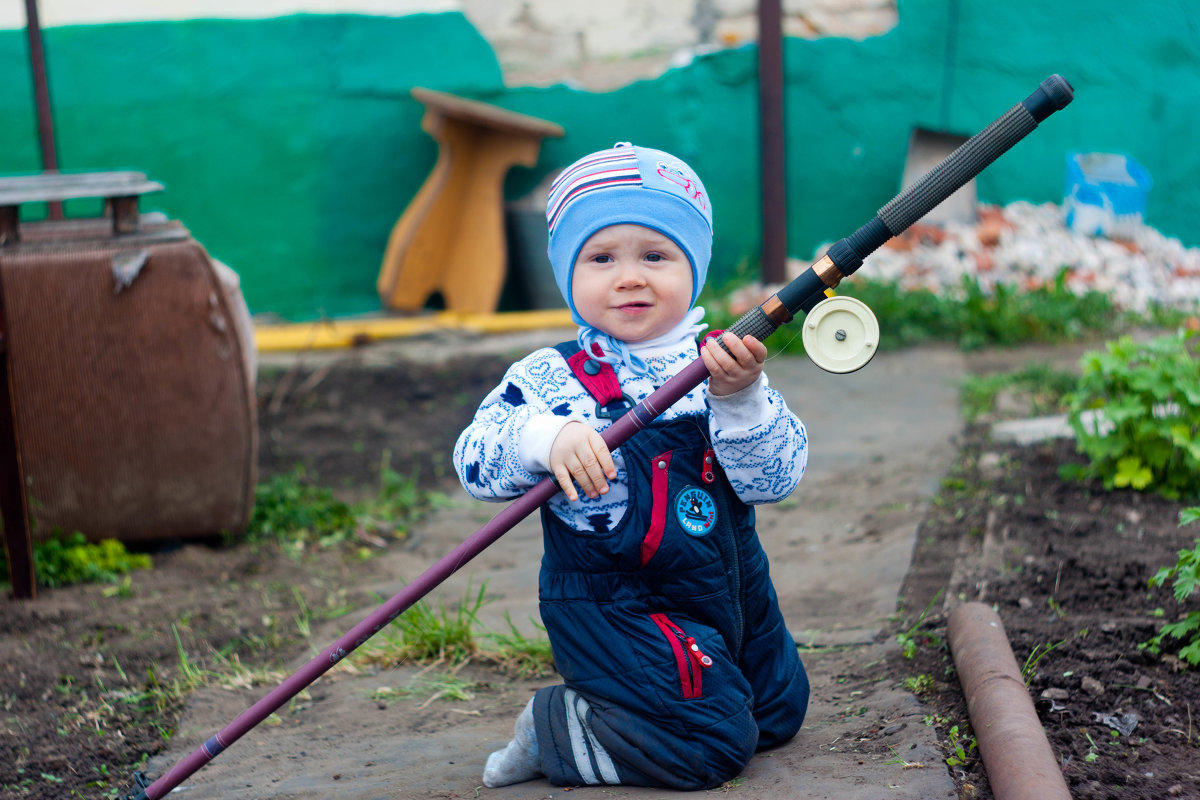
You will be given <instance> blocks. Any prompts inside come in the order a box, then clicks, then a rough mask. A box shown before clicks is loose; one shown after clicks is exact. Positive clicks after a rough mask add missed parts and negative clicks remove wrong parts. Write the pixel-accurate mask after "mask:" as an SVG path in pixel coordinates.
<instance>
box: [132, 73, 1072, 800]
mask: <svg viewBox="0 0 1200 800" xmlns="http://www.w3.org/2000/svg"><path fill="white" fill-rule="evenodd" d="M1073 98H1074V89H1073V88H1072V87H1071V84H1069V83H1068V82H1067V81H1066V79H1064V78H1063V77H1062V76H1061V75H1051V76H1050V77H1049V78H1047V79H1046V80H1044V81H1042V83H1041V84H1040V85H1039V86H1038V88H1037V90H1036V91H1035V92H1034V93H1033V94H1031V95H1029V97H1027V98H1025V99H1024V100H1022V101H1021V102H1020V103H1018V104H1016V105H1015V106H1013V107H1012V108H1010V109H1009V110H1008V111H1006V112H1005V113H1004V114H1003V115H1001V116H1000V117H998V118H997V119H996V120H995V121H994V122H992V123H991V124H990V125H988V126H987V127H986V128H984V129H983V130H982V131H980V132H979V133H977V134H975V135H974V136H972V137H971V138H970V139H968V140H967V141H966V142H964V143H963V144H962V145H961V146H960V147H959V148H958V149H957V150H955V151H954V152H953V153H951V154H950V155H948V156H947V157H946V158H945V159H944V160H943V161H942V162H941V163H940V164H938V165H937V166H936V167H934V168H933V169H932V170H930V171H929V172H928V173H926V174H925V175H924V176H922V177H921V178H920V179H919V180H918V181H916V182H915V183H913V184H912V185H911V186H909V187H908V188H907V189H905V190H904V191H902V192H901V193H900V194H899V195H897V196H896V197H895V198H894V199H892V201H891V202H889V203H888V204H887V205H885V206H884V207H883V208H881V209H879V211H878V213H877V214H876V215H875V217H874V218H873V219H872V220H871V221H870V222H868V223H867V224H865V225H863V226H862V227H861V228H859V229H858V230H856V231H855V232H854V233H852V234H851V235H850V236H847V237H846V238H844V239H841V240H840V241H838V242H836V243H834V244H833V246H831V247H830V248H829V250H828V252H826V253H825V255H824V256H822V257H821V258H820V259H818V260H817V261H816V262H814V263H813V264H812V265H811V266H810V267H809V268H808V269H806V270H805V271H804V272H803V273H802V274H801V275H800V276H799V277H797V278H796V279H795V280H793V281H792V282H791V283H789V284H787V285H786V286H784V287H783V288H782V289H780V290H779V291H778V292H776V293H775V294H773V295H771V296H770V297H768V298H767V299H766V300H764V301H763V302H762V303H761V304H760V305H758V306H756V307H755V308H752V309H751V310H750V311H748V312H747V313H745V314H744V315H742V316H741V317H740V318H739V319H738V320H737V321H736V322H734V323H733V325H731V326H730V327H729V332H731V333H733V334H735V335H736V336H738V337H739V338H741V337H742V336H745V335H746V334H750V335H752V336H754V337H755V338H757V339H758V340H760V341H762V340H765V339H767V338H768V337H769V336H771V334H773V333H774V332H775V331H776V330H777V329H778V328H779V327H780V326H781V325H785V324H787V323H788V322H790V321H791V320H792V319H793V318H794V317H795V316H796V315H797V314H801V313H803V314H806V315H808V318H809V319H808V322H807V323H806V325H805V330H804V335H805V344H806V349H809V348H808V346H809V345H810V344H811V345H812V346H813V347H812V349H811V350H809V354H810V356H813V360H814V361H816V363H817V365H818V366H821V367H822V368H824V369H827V370H828V371H831V372H850V371H853V369H857V368H859V367H861V366H862V365H863V364H865V363H866V362H867V361H869V360H870V357H871V356H872V355H873V354H874V352H875V345H876V344H877V341H875V340H876V339H877V334H878V328H877V326H876V327H875V328H874V333H872V328H871V325H872V324H873V323H874V316H873V315H871V314H870V311H869V309H866V307H865V306H861V308H860V307H859V306H860V305H861V304H859V303H858V301H852V303H851V304H847V303H846V301H850V300H851V298H846V297H827V296H826V290H830V289H833V288H834V287H836V286H837V285H838V284H839V283H840V282H841V281H842V279H844V278H846V277H848V276H849V275H851V274H853V273H854V272H855V271H856V270H857V269H858V268H859V267H861V266H862V263H863V259H865V258H866V257H867V256H868V255H870V254H871V253H873V252H875V250H877V249H879V248H880V247H882V246H883V244H884V243H885V242H887V241H888V240H889V239H891V238H892V237H893V236H898V235H899V234H901V233H903V232H904V231H905V230H907V229H908V228H909V226H911V225H912V224H913V223H914V222H916V221H917V220H919V219H920V218H921V217H923V216H925V215H926V214H927V213H929V212H930V211H931V210H932V209H933V208H934V206H936V205H938V204H939V203H941V202H942V201H943V200H945V199H946V198H947V197H949V196H950V195H951V194H953V193H954V192H955V191H956V190H957V189H958V188H959V187H961V186H962V185H964V184H965V183H966V182H967V181H969V180H971V179H972V178H974V177H975V176H976V175H978V174H979V173H980V172H982V171H983V170H984V169H985V168H986V167H987V166H988V165H989V164H991V163H992V162H993V161H995V160H996V159H997V158H999V157H1000V156H1001V155H1002V154H1003V153H1005V152H1006V151H1007V150H1008V149H1009V148H1010V147H1012V146H1013V145H1014V144H1016V143H1017V142H1019V141H1020V140H1021V139H1023V138H1024V137H1025V136H1027V135H1028V134H1029V133H1030V132H1032V131H1033V129H1034V128H1036V127H1037V126H1038V124H1039V123H1041V122H1042V121H1043V120H1045V119H1046V118H1047V117H1049V116H1050V115H1051V114H1053V113H1054V112H1055V111H1058V110H1060V109H1062V108H1065V107H1066V106H1067V104H1068V103H1070V102H1071V100H1072V99H1073ZM818 317H819V318H820V320H819V321H817V322H816V323H815V324H814V318H818ZM822 362H824V363H822ZM707 377H708V368H707V367H705V366H704V361H703V360H702V359H700V358H697V359H696V360H695V361H693V362H692V363H691V364H689V365H688V366H686V367H684V368H683V369H682V370H680V371H679V373H677V374H676V375H675V376H674V377H673V378H671V379H670V380H668V381H667V382H666V383H664V384H663V386H662V388H660V389H658V390H656V391H655V392H653V393H652V394H651V395H650V396H649V397H647V398H646V399H645V400H643V401H642V402H640V403H638V404H637V405H636V406H634V407H633V408H632V409H630V410H629V411H628V412H626V413H625V414H624V415H622V416H621V417H620V418H619V419H618V420H617V421H616V422H614V423H613V424H612V425H611V426H610V427H609V428H608V429H607V430H605V431H604V433H603V434H602V437H603V439H604V443H605V444H606V445H608V448H609V449H610V450H615V449H617V448H618V447H619V446H621V445H622V444H624V443H625V442H626V441H628V440H629V439H630V437H632V436H633V435H634V434H635V433H637V432H638V431H640V430H642V429H643V428H645V427H646V426H648V425H650V424H651V423H652V422H653V421H654V420H655V419H657V418H658V416H659V415H660V414H662V413H663V412H664V411H666V410H667V409H668V408H670V407H671V406H672V405H674V404H675V403H676V402H677V401H678V400H679V399H680V398H681V397H683V396H684V395H685V394H687V393H688V392H690V391H691V390H692V389H694V388H695V387H697V386H699V385H700V383H701V382H703V381H704V379H705V378H707ZM558 490H559V486H558V484H557V482H555V480H554V478H553V477H547V478H544V479H543V480H542V481H541V482H539V483H537V484H535V485H534V486H533V487H532V488H531V489H529V491H527V492H526V493H525V494H523V495H521V496H520V497H518V498H517V499H516V500H513V501H512V502H511V503H509V504H508V505H507V506H506V507H505V508H504V510H502V511H501V512H500V513H499V514H497V515H496V516H495V517H493V518H492V519H491V521H489V522H488V523H487V524H485V525H484V526H483V527H482V528H480V529H479V530H477V531H476V532H475V533H473V534H472V535H471V536H469V537H468V538H467V539H465V540H464V541H463V542H462V543H461V544H459V545H458V546H457V547H455V548H454V549H453V550H451V551H450V552H449V553H447V554H446V555H445V556H443V557H442V558H441V559H440V560H439V561H437V562H436V563H435V564H434V565H433V566H431V567H430V568H429V569H427V570H426V571H425V572H423V573H422V574H421V575H419V576H418V577H417V578H416V579H415V580H413V582H412V583H410V584H408V585H407V586H405V587H404V588H403V589H401V590H400V591H399V592H397V593H396V594H395V595H393V596H392V598H391V599H390V600H388V601H387V602H386V603H384V604H383V605H381V606H380V607H379V608H377V609H376V610H375V611H373V612H372V613H371V614H369V615H368V616H367V617H366V618H365V619H363V621H362V622H360V623H358V624H357V625H355V626H354V627H353V628H351V629H350V630H349V631H347V632H346V633H345V634H343V635H342V636H341V638H339V639H338V640H337V641H336V642H334V643H333V644H332V645H330V646H329V647H327V648H326V649H325V650H324V651H322V652H321V653H320V654H319V655H317V656H316V657H315V658H313V659H312V660H311V661H309V662H308V663H307V664H305V665H304V666H303V667H301V668H300V669H298V670H297V671H296V672H295V673H293V674H292V675H291V676H290V677H289V678H287V679H285V680H284V681H283V682H282V683H281V684H279V686H277V687H275V688H274V689H273V690H271V691H270V692H268V693H267V694H266V695H265V696H264V697H263V698H262V699H261V700H259V701H258V702H257V703H255V704H254V705H252V706H251V707H250V708H248V709H246V710H245V711H243V712H242V713H241V714H240V715H239V716H238V717H237V718H236V719H234V720H233V721H232V722H230V723H229V724H228V725H226V726H225V727H224V728H222V729H221V730H220V731H218V732H217V733H215V734H213V735H212V736H211V737H209V739H208V740H207V741H205V742H204V744H202V745H201V746H199V747H197V748H196V749H195V750H194V751H192V752H191V753H190V754H189V755H187V756H186V757H184V758H183V759H182V760H181V761H179V762H178V763H177V764H176V765H175V766H173V767H171V769H169V770H168V771H167V772H166V773H165V774H164V775H163V776H162V777H160V778H158V779H157V780H155V781H154V782H153V783H151V782H149V781H148V779H147V778H146V776H145V775H143V774H142V773H140V772H135V773H134V786H133V788H132V789H131V790H130V792H129V793H128V794H126V795H124V798H123V800H159V799H160V798H162V797H164V796H165V795H166V794H167V793H168V792H170V791H171V790H172V789H174V788H175V787H177V786H179V784H180V783H182V782H183V781H184V780H186V779H187V778H188V776H190V775H192V774H193V773H194V772H196V771H197V770H198V769H200V768H201V767H203V766H204V765H205V764H207V763H208V762H209V761H211V760H212V759H214V758H216V757H217V756H218V755H220V754H221V753H222V752H223V751H224V750H225V749H226V748H228V747H229V746H230V745H232V744H233V743H234V742H236V741H237V740H238V739H240V738H241V737H242V736H243V735H244V734H245V733H246V732H247V731H249V730H250V729H251V728H253V727H254V726H256V725H258V724H259V723H260V722H262V721H263V720H264V719H266V718H267V717H268V716H270V715H271V714H272V713H274V712H275V711H276V710H277V709H279V708H280V706H282V705H283V704H284V703H286V702H287V701H288V700H290V699H292V698H293V697H295V696H296V695H297V694H299V693H300V691H301V690H303V689H304V688H305V687H307V686H308V685H309V684H311V683H312V682H313V681H315V680H316V679H317V678H319V677H320V676H321V675H323V674H324V673H325V672H326V671H327V670H329V669H331V668H332V667H333V666H334V665H335V664H337V663H338V662H339V661H341V660H342V659H344V658H345V657H346V656H347V655H349V654H350V653H351V652H353V651H354V650H355V649H356V648H358V647H359V646H360V645H362V644H363V643H364V642H366V641H367V640H368V639H370V638H371V637H372V636H374V635H375V634H376V633H378V632H379V631H381V630H383V628H384V627H386V626H387V625H388V624H389V623H391V622H392V620H394V619H396V617H398V616H400V615H401V614H402V613H404V611H406V610H407V609H408V608H409V607H411V606H412V605H413V604H414V603H416V602H417V601H418V600H420V599H421V598H423V597H424V596H425V595H426V594H428V593H429V592H431V591H432V590H433V589H434V588H435V587H437V586H438V585H439V584H441V583H442V582H443V581H445V580H446V579H447V578H449V577H450V576H451V575H453V574H454V573H455V572H457V571H458V570H459V569H460V568H461V567H462V566H463V565H464V564H466V563H467V562H468V561H470V560H471V559H472V558H474V557H475V556H477V555H479V554H480V553H481V552H483V551H484V550H485V549H487V548H488V547H489V546H490V545H491V544H493V543H494V542H495V541H496V540H497V539H499V538H500V537H501V536H503V535H504V534H505V533H507V532H508V531H509V530H511V529H512V528H513V527H514V526H515V525H516V524H517V523H518V522H520V521H521V520H522V519H524V518H525V517H527V516H529V514H531V513H533V512H534V511H535V510H536V509H537V508H538V507H540V506H541V505H542V504H543V503H545V502H546V501H547V500H549V499H550V498H551V497H553V496H554V495H555V494H556V493H557V492H558Z"/></svg>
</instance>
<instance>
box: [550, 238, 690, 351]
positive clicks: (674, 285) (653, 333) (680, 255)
mask: <svg viewBox="0 0 1200 800" xmlns="http://www.w3.org/2000/svg"><path fill="white" fill-rule="evenodd" d="M571 299H572V300H573V301H574V302H575V310H576V311H578V312H579V316H580V317H582V318H583V320H584V321H585V322H587V323H588V324H589V325H591V326H592V327H593V328H599V329H600V330H602V331H604V332H605V333H607V334H609V335H611V336H614V337H616V338H617V339H620V340H622V341H626V342H642V341H646V340H648V339H653V338H655V337H657V336H661V335H663V334H664V333H666V332H667V331H669V330H671V328H673V327H675V326H676V325H678V324H679V322H680V321H681V320H682V319H683V318H684V315H686V314H687V312H688V310H689V309H690V308H691V307H692V264H691V262H690V261H688V257H687V256H686V255H685V254H684V252H683V251H682V250H680V249H679V245H677V244H675V242H673V241H672V240H671V239H669V238H668V237H666V236H664V235H662V234H661V233H659V232H658V231H654V230H651V229H650V228H644V227H642V226H641V225H628V224H626V225H610V226H609V227H607V228H601V229H600V230H598V231H596V232H595V233H594V234H592V236H591V237H590V238H589V239H588V240H587V241H586V242H584V244H583V247H582V248H581V249H580V251H579V257H578V258H576V259H575V269H574V272H573V274H572V276H571Z"/></svg>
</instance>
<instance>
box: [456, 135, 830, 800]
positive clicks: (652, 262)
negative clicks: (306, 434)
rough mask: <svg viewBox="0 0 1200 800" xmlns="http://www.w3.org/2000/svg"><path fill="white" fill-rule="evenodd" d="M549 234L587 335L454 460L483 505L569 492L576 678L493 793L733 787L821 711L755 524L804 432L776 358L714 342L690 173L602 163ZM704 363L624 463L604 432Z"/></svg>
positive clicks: (706, 230) (550, 593)
mask: <svg viewBox="0 0 1200 800" xmlns="http://www.w3.org/2000/svg"><path fill="white" fill-rule="evenodd" d="M546 217H547V222H548V225H549V233H550V243H549V255H550V262H551V264H552V265H553V268H554V275H555V279H556V280H557V282H558V286H559V289H560V290H561V291H562V294H563V297H564V298H565V299H566V302H567V306H568V307H569V308H570V310H571V312H572V315H573V319H574V321H575V322H576V323H577V324H578V325H579V326H580V329H579V335H578V338H577V340H576V341H572V342H565V343H563V344H561V345H558V346H557V347H547V348H543V349H540V350H537V351H535V352H534V353H532V354H530V355H528V356H526V357H525V358H523V359H522V360H521V361H519V362H517V363H516V364H514V365H513V366H512V367H511V368H510V369H509V370H508V372H507V373H506V375H505V376H504V378H503V380H502V381H501V383H500V385H499V386H497V387H496V388H495V389H494V390H493V391H492V392H491V393H490V394H489V395H488V396H487V397H486V398H485V399H484V401H483V403H482V404H481V405H480V407H479V410H478V412H477V413H476V415H475V418H474V420H473V421H472V423H471V424H470V426H469V427H468V428H467V429H466V430H465V431H463V433H462V435H461V436H460V437H459V439H458V442H457V444H456V445H455V448H454V465H455V469H456V470H457V471H458V475H459V478H460V480H461V481H462V483H463V486H464V487H465V488H466V490H467V492H468V493H469V494H471V495H472V496H473V497H476V498H479V499H482V500H497V501H499V500H507V499H511V498H513V497H516V496H518V495H520V494H522V493H523V492H524V491H525V490H526V489H528V488H529V487H531V486H533V485H534V484H536V483H538V482H539V481H540V480H541V479H542V478H544V477H545V476H546V474H551V475H553V476H554V477H555V480H556V481H557V482H558V484H559V485H560V486H561V488H562V492H561V493H560V494H558V495H555V497H554V498H552V499H551V500H549V501H548V502H547V503H546V504H545V505H544V506H543V507H542V512H541V514H542V527H543V531H544V534H543V539H544V555H543V557H542V565H541V573H540V578H539V600H540V611H541V617H542V622H543V624H544V625H545V627H546V631H547V634H548V636H549V638H550V644H551V647H552V649H553V652H554V663H555V667H556V669H557V671H558V673H559V674H560V675H561V677H562V680H563V682H562V683H561V684H559V685H555V686H549V687H546V688H543V689H541V690H539V691H538V692H537V693H536V694H535V696H534V697H533V698H532V699H531V700H530V701H529V704H528V705H527V706H526V707H525V709H524V711H522V712H521V714H520V715H519V716H518V718H517V721H516V725H515V729H514V737H513V740H512V741H511V742H510V743H509V744H508V746H507V747H506V748H505V749H503V750H500V751H497V752H495V753H493V754H492V755H491V756H490V757H489V758H488V761H487V765H486V767H485V770H484V774H483V782H484V784H485V785H486V786H489V787H496V786H505V785H508V784H512V783H517V782H520V781H526V780H531V779H533V778H536V777H539V776H543V775H544V776H545V777H546V778H547V779H549V781H550V782H551V783H553V784H556V785H560V786H577V785H584V784H626V785H639V786H656V787H665V788H671V789H704V788H712V787H715V786H719V785H721V784H722V783H725V782H726V781H728V780H730V779H731V778H734V777H736V776H737V775H738V774H739V773H740V772H741V771H742V769H743V768H744V767H745V766H746V764H747V763H748V762H749V760H750V758H751V756H752V755H753V754H754V753H755V752H756V751H758V750H762V749H764V748H768V747H772V746H774V745H777V744H779V743H781V742H784V741H786V740H787V739H789V738H791V737H792V736H794V735H795V733H796V732H797V731H798V730H799V728H800V725H801V723H802V722H803V720H804V714H805V709H806V707H807V704H808V693H809V686H808V677H807V675H806V673H805V671H804V666H803V664H802V663H801V661H800V658H799V656H798V654H797V651H796V645H795V642H794V641H793V640H792V637H791V635H790V633H789V632H788V629H787V627H786V625H785V624H784V620H783V617H782V616H781V614H780V611H779V607H778V603H777V600H776V597H775V590H774V588H773V586H772V584H771V579H770V577H769V575H768V567H767V558H766V555H765V554H764V552H763V549H762V547H761V546H760V544H759V541H758V536H757V534H756V532H755V529H754V510H753V508H752V505H753V504H757V503H769V502H776V501H779V500H782V499H783V498H784V497H786V496H787V495H788V494H789V493H790V492H791V491H792V489H793V488H795V486H796V483H797V482H798V481H799V479H800V476H801V475H802V474H803V472H804V467H805V463H806V460H807V453H808V441H807V437H806V435H805V430H804V426H803V425H802V424H801V422H800V421H799V420H798V419H797V418H796V417H795V415H793V414H792V413H791V411H789V410H788V408H787V406H786V404H785V403H784V401H783V398H782V397H781V396H780V395H779V393H778V392H776V391H775V390H773V389H771V388H770V387H769V385H768V382H767V377H766V375H765V374H764V373H763V363H764V362H765V360H766V355H767V350H766V347H765V346H764V345H763V344H762V343H761V342H759V341H757V340H756V339H754V338H753V337H751V336H746V337H744V338H742V339H739V338H738V337H736V336H734V335H733V334H729V333H726V334H724V335H723V336H721V341H720V343H718V341H717V337H716V336H712V335H710V338H708V339H706V341H705V342H704V343H703V344H700V345H697V335H698V334H699V333H700V331H701V330H702V329H703V328H704V327H705V326H704V325H703V324H702V323H701V320H702V318H703V316H704V309H703V308H700V307H696V306H695V302H696V298H697V296H698V295H699V293H700V289H701V287H702V286H703V284H704V279H705V275H706V273H707V271H708V263H709V258H710V255H711V249H712V212H711V208H710V206H709V199H708V195H707V194H706V192H705V190H704V185H703V184H702V183H701V182H700V179H699V177H697V176H696V174H695V173H694V172H693V171H692V169H691V168H690V167H689V166H688V165H687V164H685V163H684V162H682V161H680V160H679V159H677V158H675V157H673V156H671V155H669V154H667V153H664V152H661V151H659V150H652V149H649V148H644V147H635V146H632V145H630V144H628V143H621V144H618V145H617V146H616V147H614V148H612V149H609V150H603V151H600V152H597V153H593V154H591V155H588V156H585V157H584V158H582V159H580V160H579V161H577V162H576V163H574V164H573V165H571V166H570V167H568V168H567V169H566V170H565V171H564V172H563V173H562V174H561V175H559V176H558V178H557V179H556V180H555V182H554V184H553V185H552V187H551V190H550V197H549V204H548V207H547V210H546ZM722 344H723V345H724V347H722V346H721V345H722ZM697 355H699V356H700V357H701V358H703V359H704V362H705V364H706V366H707V367H708V370H709V373H710V376H711V377H710V378H709V379H708V380H707V381H706V382H705V384H703V385H701V386H699V387H697V388H696V389H694V390H693V391H691V392H689V393H688V394H687V395H686V396H685V397H684V398H683V399H681V400H680V401H679V402H678V403H676V404H675V405H674V406H672V407H671V408H670V409H668V410H667V411H666V412H665V413H664V414H663V415H662V416H661V417H660V418H659V419H658V420H657V421H656V422H655V423H654V424H652V425H651V426H649V427H648V428H646V429H645V430H643V431H640V432H639V433H637V434H636V435H634V436H633V437H632V438H631V439H630V440H629V441H628V442H626V443H625V444H623V445H621V447H619V448H618V449H617V450H616V451H615V452H610V451H609V450H608V448H607V447H606V446H605V444H604V442H603V440H602V439H601V437H600V433H599V432H600V431H603V430H604V429H605V428H607V427H608V426H609V425H611V424H612V422H613V420H615V419H617V418H619V417H620V415H621V414H623V413H624V412H625V411H627V410H628V409H629V408H631V407H632V406H633V405H634V404H636V403H638V402H640V401H642V400H644V399H645V398H646V397H647V396H648V395H649V394H650V393H651V392H653V391H654V390H655V389H657V388H658V387H660V386H662V384H663V383H664V382H665V381H666V380H667V379H668V378H670V377H671V376H672V375H674V374H675V373H677V372H678V371H679V370H681V369H682V368H683V367H685V366H687V365H688V364H689V363H691V362H692V361H694V360H695V359H696V358H697Z"/></svg>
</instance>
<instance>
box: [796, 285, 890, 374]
mask: <svg viewBox="0 0 1200 800" xmlns="http://www.w3.org/2000/svg"><path fill="white" fill-rule="evenodd" d="M803 324H804V327H803V331H802V333H801V339H802V341H803V342H804V352H805V353H807V354H808V357H809V358H810V359H812V362H813V363H814V364H816V365H817V366H818V367H820V368H821V369H823V370H825V371H826V372H834V373H839V374H841V373H846V372H854V371H855V370H859V369H862V368H863V367H865V366H866V365H867V364H868V363H869V362H870V360H871V359H872V358H874V357H875V351H876V350H878V349H879V322H878V320H876V319H875V314H874V313H872V312H871V309H870V308H868V307H867V304H866V303H864V302H863V301H861V300H857V299H855V298H853V297H846V296H844V295H833V296H831V297H826V298H825V299H824V300H822V301H821V302H819V303H817V304H816V305H815V306H813V308H812V310H811V311H809V312H808V315H807V316H806V317H805V318H804V323H803Z"/></svg>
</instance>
